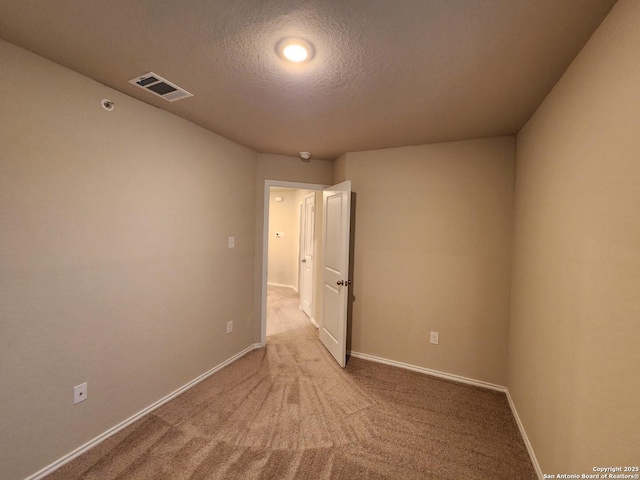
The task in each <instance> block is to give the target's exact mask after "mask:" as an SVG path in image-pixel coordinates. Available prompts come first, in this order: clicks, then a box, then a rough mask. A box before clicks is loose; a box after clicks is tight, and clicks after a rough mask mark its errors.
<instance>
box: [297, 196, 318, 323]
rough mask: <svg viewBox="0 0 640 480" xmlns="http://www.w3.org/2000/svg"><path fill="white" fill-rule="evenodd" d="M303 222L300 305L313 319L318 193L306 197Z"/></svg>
mask: <svg viewBox="0 0 640 480" xmlns="http://www.w3.org/2000/svg"><path fill="white" fill-rule="evenodd" d="M302 216H303V220H302V252H301V253H302V255H300V256H301V257H302V258H301V259H300V262H301V263H302V268H301V269H300V270H301V272H302V280H301V288H300V305H301V307H302V311H303V312H304V313H306V314H307V315H308V316H309V318H311V304H312V303H313V249H314V245H315V241H314V239H315V223H316V193H315V192H313V193H310V194H309V195H307V196H305V197H304V210H303V214H302Z"/></svg>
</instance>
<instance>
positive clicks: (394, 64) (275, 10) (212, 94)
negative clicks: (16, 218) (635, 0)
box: [0, 0, 615, 158]
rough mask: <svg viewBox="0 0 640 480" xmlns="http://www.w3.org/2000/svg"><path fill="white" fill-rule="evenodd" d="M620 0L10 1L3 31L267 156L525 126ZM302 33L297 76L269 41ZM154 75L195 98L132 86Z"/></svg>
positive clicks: (335, 151)
mask: <svg viewBox="0 0 640 480" xmlns="http://www.w3.org/2000/svg"><path fill="white" fill-rule="evenodd" d="M614 3H615V0H313V1H304V0H295V1H294V0H183V1H176V0H137V1H134V0H109V1H105V0H100V1H97V0H56V1H48V0H39V1H38V0H2V2H0V37H2V38H4V39H5V40H8V41H9V42H12V43H15V44H17V45H19V46H22V47H25V48H27V49H28V50H31V51H33V52H35V53H38V54H40V55H42V56H44V57H46V58H49V59H51V60H53V61H55V62H57V63H60V64H62V65H65V66H67V67H69V68H71V69H73V70H75V71H77V72H80V73H82V74H84V75H86V76H88V77H90V78H93V79H95V80H97V81H99V82H101V83H104V84H106V85H109V86H110V87H113V88H115V89H117V90H120V91H122V92H124V93H127V94H129V95H131V96H133V97H136V98H138V99H140V100H142V101H144V102H147V103H150V104H152V105H155V106H157V107H159V108H162V109H164V110H167V111H170V112H172V113H175V114H176V115H179V116H181V117H184V118H186V119H188V120H190V121H192V122H194V123H196V124H198V125H201V126H202V127H204V128H207V129H209V130H211V131H213V132H215V133H218V134H220V135H222V136H224V137H227V138H229V139H231V140H234V141H236V142H238V143H241V144H243V145H246V146H248V147H250V148H252V149H254V150H256V151H258V152H269V153H281V154H287V155H297V152H299V151H301V150H308V151H310V152H312V154H313V156H314V157H315V158H334V157H336V156H338V155H340V154H342V153H344V152H347V151H359V150H371V149H378V148H387V147H396V146H401V145H416V144H424V143H434V142H440V141H449V140H460V139H469V138H478V137H486V136H494V135H506V134H513V133H515V132H517V131H518V130H519V129H520V128H521V127H522V126H523V125H524V123H525V122H526V121H527V119H528V118H529V117H530V116H531V114H532V113H533V112H534V110H535V109H536V107H537V106H538V105H539V104H540V102H541V101H542V100H543V99H544V97H545V96H546V95H547V93H548V92H549V91H550V90H551V88H552V87H553V85H554V84H555V82H556V81H557V80H558V79H559V78H560V76H561V75H562V73H563V72H564V71H565V69H566V68H567V67H568V65H569V63H570V62H571V60H573V58H574V57H575V56H576V55H577V53H578V52H579V50H580V49H581V48H582V46H583V45H584V44H585V42H586V41H587V40H588V38H589V37H590V35H591V34H592V33H593V31H594V30H595V29H596V27H597V26H598V25H599V24H600V22H601V21H602V20H603V18H604V17H605V16H606V14H607V13H608V12H609V10H610V9H611V7H612V5H613V4H614ZM287 36H301V37H304V38H306V39H307V40H309V41H311V42H312V43H313V44H314V45H315V49H316V54H315V57H314V59H313V60H312V61H311V62H310V63H308V64H305V65H297V66H293V65H290V64H287V63H285V62H283V61H282V60H281V59H280V58H278V57H277V56H276V55H275V44H276V42H277V41H278V40H279V39H281V38H283V37H287ZM148 71H153V72H156V73H157V74H159V75H162V76H164V77H165V78H166V79H168V80H169V81H172V82H174V83H176V84H178V85H179V86H181V87H183V88H185V89H186V90H188V91H189V92H191V93H193V94H194V97H192V98H188V99H186V100H181V101H179V102H175V103H168V102H166V101H165V100H163V99H160V98H157V97H155V96H153V95H151V94H150V93H148V92H145V91H143V90H140V89H138V88H137V87H135V86H132V85H130V84H129V83H127V82H128V80H129V79H131V78H133V77H135V76H137V75H140V74H143V73H146V72H148Z"/></svg>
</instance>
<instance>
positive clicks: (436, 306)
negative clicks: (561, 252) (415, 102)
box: [335, 137, 515, 385]
mask: <svg viewBox="0 0 640 480" xmlns="http://www.w3.org/2000/svg"><path fill="white" fill-rule="evenodd" d="M514 154H515V142H514V138H512V137H503V138H494V139H486V140H471V141H465V142H454V143H442V144H436V145H423V146H418V147H404V148H394V149H388V150H378V151H370V152H359V153H347V154H346V157H345V158H344V159H342V160H339V162H344V165H339V169H340V170H339V171H343V172H344V177H345V178H346V179H347V180H351V181H352V186H353V190H354V191H355V192H356V195H357V197H356V202H357V208H356V223H355V225H356V226H355V230H356V231H355V237H356V238H355V272H354V286H353V288H354V295H355V302H354V306H353V330H352V350H353V351H356V352H360V353H367V354H371V355H375V356H379V357H383V358H387V359H392V360H396V361H401V362H405V363H409V364H413V365H417V366H422V367H426V368H430V369H434V370H439V371H443V372H448V373H453V374H457V375H462V376H466V377H470V378H473V379H477V380H482V381H486V382H491V383H496V384H500V385H504V384H505V382H506V354H507V321H508V312H509V278H510V252H511V240H512V225H513V224H512V218H513V188H514V168H515V163H514ZM342 179H343V178H339V177H338V176H336V178H335V180H336V181H338V180H342ZM432 330H433V331H438V332H439V333H440V344H439V345H438V346H434V345H431V344H430V343H429V332H430V331H432Z"/></svg>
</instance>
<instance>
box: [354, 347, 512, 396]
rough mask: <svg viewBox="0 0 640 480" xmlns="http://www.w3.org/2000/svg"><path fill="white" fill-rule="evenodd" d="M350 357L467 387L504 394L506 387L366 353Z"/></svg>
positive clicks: (357, 353)
mask: <svg viewBox="0 0 640 480" xmlns="http://www.w3.org/2000/svg"><path fill="white" fill-rule="evenodd" d="M350 355H351V356H352V357H356V358H362V359H363V360H369V361H371V362H376V363H383V364H385V365H391V366H393V367H398V368H404V369H405V370H412V371H414V372H419V373H424V374H426V375H431V376H433V377H439V378H444V379H446V380H453V381H454V382H458V383H466V384H467V385H474V386H476V387H482V388H488V389H489V390H497V391H499V392H506V390H507V387H503V386H502V385H496V384H494V383H489V382H484V381H482V380H475V379H473V378H467V377H462V376H460V375H454V374H452V373H445V372H439V371H438V370H431V369H430V368H425V367H418V366H417V365H411V364H409V363H402V362H397V361H395V360H389V359H387V358H382V357H376V356H374V355H369V354H367V353H359V352H351V353H350Z"/></svg>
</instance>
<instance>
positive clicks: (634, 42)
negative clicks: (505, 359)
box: [508, 0, 640, 474]
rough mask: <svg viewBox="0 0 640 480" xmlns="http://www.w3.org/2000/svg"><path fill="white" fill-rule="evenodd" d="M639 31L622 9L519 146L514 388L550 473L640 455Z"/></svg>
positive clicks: (633, 8) (627, 6)
mask: <svg viewBox="0 0 640 480" xmlns="http://www.w3.org/2000/svg"><path fill="white" fill-rule="evenodd" d="M638 25H640V2H638V1H636V0H621V1H620V2H618V3H617V5H616V6H615V7H614V8H613V10H612V12H611V14H610V15H609V17H607V18H606V19H605V21H604V22H603V24H602V25H601V26H600V28H599V29H598V30H597V31H596V33H595V34H594V36H593V37H592V38H591V40H590V41H589V43H588V44H587V45H586V46H585V48H584V49H583V51H582V52H581V53H580V55H579V56H578V57H577V58H576V60H575V61H574V62H573V64H572V65H571V67H570V68H569V70H568V71H567V72H566V73H565V75H564V77H563V78H562V79H561V80H560V82H559V83H558V84H557V85H556V87H555V88H554V90H553V91H552V92H551V93H550V94H549V96H548V97H547V99H546V100H545V102H544V103H543V104H542V106H541V107H540V108H539V109H538V111H537V112H536V114H535V115H534V116H533V118H532V119H531V120H530V121H529V123H528V124H527V125H526V126H525V128H524V129H523V130H522V131H521V132H520V134H519V135H518V139H517V144H518V147H517V183H516V185H517V189H516V212H515V218H516V222H515V244H514V245H515V247H514V252H515V255H514V273H513V290H512V307H511V324H510V335H509V369H508V371H509V374H508V386H509V390H510V392H511V394H512V396H513V399H514V401H515V405H516V408H517V410H518V412H519V415H520V417H521V419H522V421H523V423H524V426H525V429H526V431H527V434H528V436H529V439H530V440H531V442H532V444H533V447H534V450H535V452H536V455H537V457H538V460H539V462H540V464H541V466H542V470H543V471H544V472H546V473H553V474H557V473H578V474H580V473H592V468H593V467H595V466H630V465H637V464H638V460H639V458H640V457H639V455H638V452H640V407H639V405H640V402H639V400H638V399H639V398H640V373H639V368H640V348H639V346H638V340H639V339H640V214H639V212H640V133H639V126H640V87H639V86H640V62H639V61H638V59H639V56H638V55H639V52H640V29H638Z"/></svg>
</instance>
